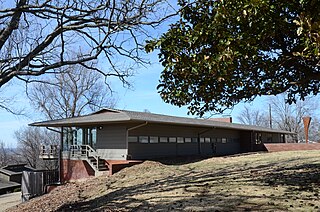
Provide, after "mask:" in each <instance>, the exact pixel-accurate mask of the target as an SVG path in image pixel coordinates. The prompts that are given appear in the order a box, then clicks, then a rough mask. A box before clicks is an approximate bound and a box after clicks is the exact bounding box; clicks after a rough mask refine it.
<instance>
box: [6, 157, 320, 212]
mask: <svg viewBox="0 0 320 212" xmlns="http://www.w3.org/2000/svg"><path fill="white" fill-rule="evenodd" d="M319 158H320V151H306V152H290V153H289V152H286V153H267V154H254V155H246V156H237V157H219V158H210V159H204V160H197V161H193V162H190V163H178V164H174V163H167V164H164V163H161V162H159V161H146V162H144V163H142V164H139V165H136V166H133V167H130V168H126V169H124V170H122V171H120V172H118V173H116V174H115V175H113V176H111V177H106V176H101V177H98V178H91V179H88V180H86V181H83V182H76V183H70V184H66V185H64V186H61V187H59V188H58V189H56V190H54V191H53V192H52V193H50V194H47V195H44V196H42V197H39V198H35V199H33V200H31V201H30V202H28V203H24V204H20V205H19V206H17V207H15V208H12V210H10V211H257V210H259V211H261V210H263V211H319V210H320V209H319V207H320V197H319V188H320V184H319V183H320V182H319V175H320V160H319Z"/></svg>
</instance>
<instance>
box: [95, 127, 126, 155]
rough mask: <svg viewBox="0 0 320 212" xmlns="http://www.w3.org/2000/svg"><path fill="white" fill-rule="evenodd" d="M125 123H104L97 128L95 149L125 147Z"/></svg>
mask: <svg viewBox="0 0 320 212" xmlns="http://www.w3.org/2000/svg"><path fill="white" fill-rule="evenodd" d="M126 135H127V129H126V126H125V125H104V126H103V128H102V129H98V130H97V146H96V148H97V149H126V148H127V144H126Z"/></svg>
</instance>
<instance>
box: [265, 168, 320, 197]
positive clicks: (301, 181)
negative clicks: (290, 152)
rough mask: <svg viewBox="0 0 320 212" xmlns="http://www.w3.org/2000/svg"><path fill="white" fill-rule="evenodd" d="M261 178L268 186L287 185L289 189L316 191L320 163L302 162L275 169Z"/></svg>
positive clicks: (319, 184) (319, 180)
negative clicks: (301, 163)
mask: <svg viewBox="0 0 320 212" xmlns="http://www.w3.org/2000/svg"><path fill="white" fill-rule="evenodd" d="M261 180H262V181H263V182H265V183H267V184H268V185H270V186H289V187H290V189H291V190H299V191H315V190H316V191H318V190H319V187H320V164H303V165H297V166H293V167H288V168H279V169H275V170H273V171H272V172H270V173H268V174H266V175H265V176H264V177H263V178H262V179H261Z"/></svg>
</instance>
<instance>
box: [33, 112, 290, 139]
mask: <svg viewBox="0 0 320 212" xmlns="http://www.w3.org/2000/svg"><path fill="white" fill-rule="evenodd" d="M130 122H148V123H162V124H170V125H183V126H196V127H205V128H220V129H221V128H222V129H234V130H246V131H259V132H270V133H283V134H295V133H293V132H289V131H284V130H278V129H270V128H265V127H259V126H253V125H244V124H236V123H227V122H219V121H213V120H210V119H201V118H186V117H177V116H168V115H162V114H154V113H147V112H136V111H128V110H114V109H102V110H100V111H98V112H95V113H92V114H89V115H84V116H79V117H74V118H66V119H58V120H50V121H43V122H35V123H32V124H30V126H40V127H71V126H74V127H77V126H101V125H103V124H111V123H130Z"/></svg>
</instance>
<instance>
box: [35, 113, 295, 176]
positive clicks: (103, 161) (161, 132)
mask: <svg viewBox="0 0 320 212" xmlns="http://www.w3.org/2000/svg"><path fill="white" fill-rule="evenodd" d="M229 120H230V121H225V120H224V121H223V122H221V121H216V120H211V119H196V118H185V117H176V116H168V115H160V114H153V113H146V112H135V111H127V110H114V109H103V110H100V111H98V112H96V113H92V114H89V115H84V116H79V117H74V118H67V119H59V120H52V121H44V122H36V123H32V124H31V126H40V127H48V128H50V127H54V128H57V127H59V128H61V132H62V133H61V147H62V149H61V151H62V154H61V157H62V160H61V174H62V176H61V178H62V179H63V180H72V179H79V178H83V177H88V176H91V175H97V174H98V173H101V172H103V171H109V172H110V173H111V174H112V173H114V172H115V171H117V170H118V169H120V168H122V167H125V166H129V165H131V164H134V163H138V162H139V161H141V160H145V159H153V158H163V157H176V156H187V155H201V156H219V155H231V154H237V153H244V152H253V151H263V150H265V147H264V145H263V144H264V143H285V135H286V134H291V132H287V131H282V130H276V129H270V128H263V127H258V126H249V125H243V124H235V123H230V122H231V119H229ZM43 152H44V153H45V152H46V150H43ZM48 152H52V149H49V150H48V151H47V153H46V154H44V155H46V157H47V155H48ZM51 159H52V158H51Z"/></svg>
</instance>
